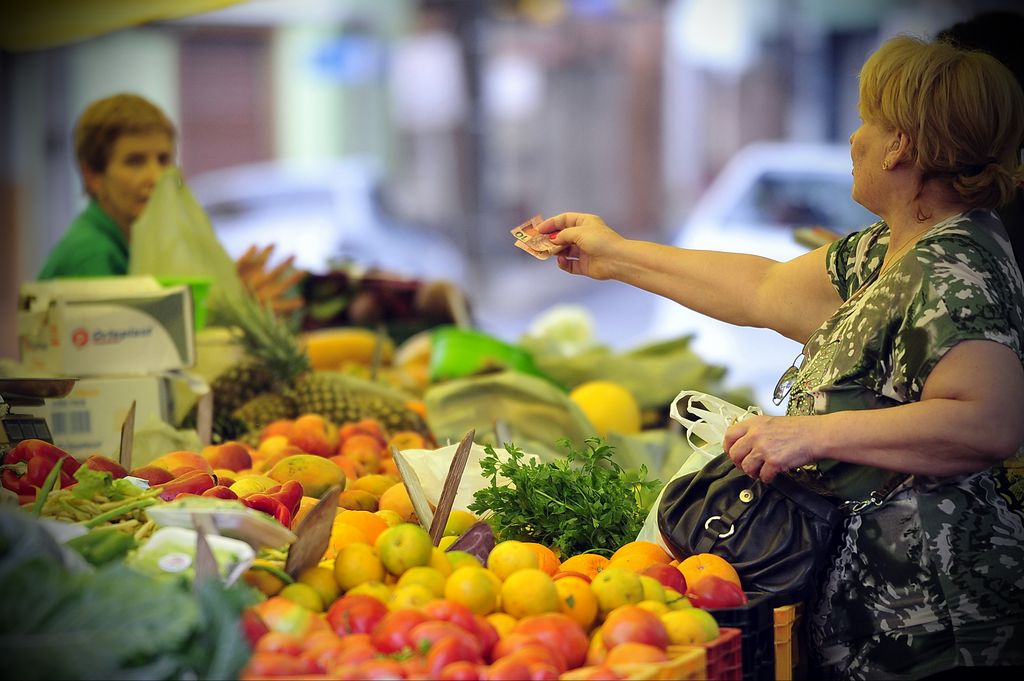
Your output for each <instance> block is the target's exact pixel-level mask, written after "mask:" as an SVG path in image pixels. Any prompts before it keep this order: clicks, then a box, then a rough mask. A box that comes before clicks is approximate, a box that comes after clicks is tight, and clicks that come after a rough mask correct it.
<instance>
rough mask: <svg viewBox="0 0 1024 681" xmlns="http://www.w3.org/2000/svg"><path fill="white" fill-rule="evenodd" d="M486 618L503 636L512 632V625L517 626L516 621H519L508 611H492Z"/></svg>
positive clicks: (499, 634)
mask: <svg viewBox="0 0 1024 681" xmlns="http://www.w3.org/2000/svg"><path fill="white" fill-rule="evenodd" d="M484 619H486V620H487V621H488V622H490V623H491V625H492V626H493V627H494V628H495V629H497V630H498V636H501V637H502V638H504V637H506V636H508V635H509V634H510V633H512V627H514V626H516V622H518V621H519V620H517V619H516V618H515V617H513V616H512V615H510V614H508V613H507V612H492V613H491V614H490V615H488V616H487V617H485V618H484Z"/></svg>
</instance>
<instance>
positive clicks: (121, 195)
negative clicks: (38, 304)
mask: <svg viewBox="0 0 1024 681" xmlns="http://www.w3.org/2000/svg"><path fill="white" fill-rule="evenodd" d="M176 137H177V133H176V131H175V129H174V125H173V124H172V123H171V121H170V120H169V119H168V118H167V116H165V115H164V113H163V112H162V111H160V109H158V108H157V107H156V106H154V105H153V104H151V103H150V102H148V101H146V100H145V99H143V98H142V97H139V96H137V95H115V96H113V97H108V98H107V99H102V100H100V101H98V102H95V103H93V104H91V105H90V106H89V107H88V108H87V109H86V110H85V112H83V113H82V115H81V117H79V119H78V123H77V124H76V125H75V132H74V141H75V155H76V157H77V161H78V168H79V170H80V171H81V173H82V182H83V184H84V185H85V191H86V193H88V195H89V197H90V201H89V206H88V207H87V208H86V209H85V210H84V211H83V212H82V213H81V214H80V215H79V216H78V217H77V218H75V220H74V221H73V222H72V223H71V226H70V227H69V228H68V231H67V233H66V234H65V235H64V237H63V238H62V239H61V240H60V242H58V243H57V245H56V246H55V247H54V249H53V250H52V251H51V252H50V256H49V257H48V258H47V260H46V264H44V265H43V269H42V271H41V272H40V273H39V278H40V279H54V278H57V277H103V276H116V275H123V274H127V273H128V244H129V242H130V240H131V230H132V223H133V222H135V220H136V219H137V218H138V217H139V215H141V214H142V211H143V209H145V207H146V203H147V202H148V201H149V195H150V193H151V192H152V191H153V187H154V186H155V185H156V181H157V179H158V178H159V177H160V173H161V172H163V170H164V168H166V167H167V166H169V165H171V164H172V163H173V162H174V142H175V138H176Z"/></svg>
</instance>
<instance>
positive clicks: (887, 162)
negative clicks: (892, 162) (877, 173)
mask: <svg viewBox="0 0 1024 681" xmlns="http://www.w3.org/2000/svg"><path fill="white" fill-rule="evenodd" d="M888 169H889V161H888V160H885V161H882V170H888Z"/></svg>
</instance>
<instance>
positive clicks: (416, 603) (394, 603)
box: [385, 584, 437, 610]
mask: <svg viewBox="0 0 1024 681" xmlns="http://www.w3.org/2000/svg"><path fill="white" fill-rule="evenodd" d="M435 600H437V596H436V595H434V592H433V591H431V590H430V589H428V588H427V587H425V586H420V585H419V584H410V585H408V586H399V587H397V588H396V589H395V590H394V591H392V592H391V597H390V598H388V601H387V603H385V605H387V606H388V610H404V609H412V610H418V609H419V608H422V607H423V606H424V605H426V604H427V603H429V602H430V601H435Z"/></svg>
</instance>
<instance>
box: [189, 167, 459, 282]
mask: <svg viewBox="0 0 1024 681" xmlns="http://www.w3.org/2000/svg"><path fill="white" fill-rule="evenodd" d="M379 182H380V175H379V170H378V168H377V166H376V164H375V163H374V162H373V161H372V160H370V159H366V158H362V157H351V158H343V159H333V160H329V161H308V162H307V161H303V162H278V161H272V162H267V163H254V164H250V165H243V166H235V167H232V168H224V169H221V170H214V171H210V172H207V173H203V174H200V175H197V176H195V177H192V178H189V181H188V184H189V188H190V189H191V190H192V193H193V195H194V196H195V197H196V200H197V201H198V202H199V204H200V205H201V206H202V207H203V209H204V210H205V211H206V213H207V215H208V216H209V217H210V222H211V223H213V227H214V230H215V231H216V233H217V238H218V239H219V240H220V242H221V243H222V244H223V245H224V248H225V250H227V252H228V254H230V255H231V256H232V257H233V258H236V259H237V258H238V257H239V256H241V255H242V254H243V253H244V252H245V251H246V249H248V248H249V246H251V245H253V244H256V245H257V246H260V247H262V246H266V245H269V244H276V249H275V255H274V260H273V261H272V264H273V262H279V261H281V260H283V259H284V258H285V257H287V256H289V255H292V254H294V255H295V266H296V267H298V268H300V269H303V270H306V271H309V272H313V273H324V272H326V271H327V270H328V269H329V261H330V260H339V261H344V260H351V261H353V262H355V263H357V264H358V265H360V266H362V267H366V268H379V269H383V270H386V271H388V272H392V273H395V274H398V275H403V276H405V277H408V278H412V279H421V280H428V281H430V280H436V279H446V280H448V281H452V282H454V283H456V284H463V283H465V269H466V268H465V261H464V259H463V256H462V254H461V252H460V251H459V250H458V248H457V247H456V246H455V245H454V244H453V243H452V242H451V241H450V239H448V238H447V237H446V236H444V235H441V234H436V233H432V232H428V231H425V230H422V229H417V228H414V227H412V226H408V225H400V224H396V223H394V222H392V221H391V220H390V219H388V217H387V216H386V215H385V214H384V212H383V210H382V209H381V206H380V202H379V200H378V186H379Z"/></svg>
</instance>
